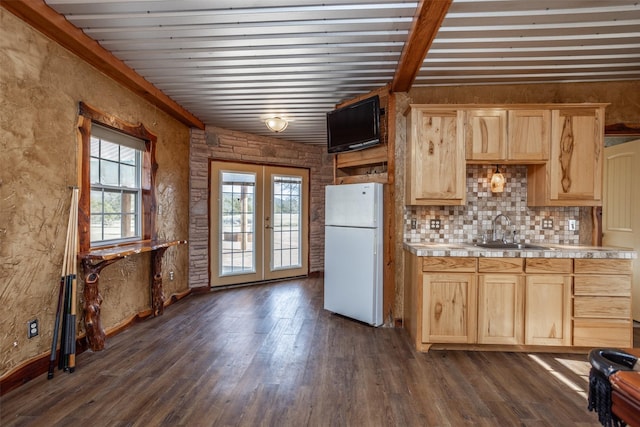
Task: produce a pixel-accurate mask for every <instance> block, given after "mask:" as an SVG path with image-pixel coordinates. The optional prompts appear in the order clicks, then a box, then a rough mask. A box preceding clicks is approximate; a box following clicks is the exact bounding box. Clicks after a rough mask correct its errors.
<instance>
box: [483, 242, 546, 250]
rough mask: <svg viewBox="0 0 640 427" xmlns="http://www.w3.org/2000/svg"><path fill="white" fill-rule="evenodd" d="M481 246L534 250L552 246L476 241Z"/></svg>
mask: <svg viewBox="0 0 640 427" xmlns="http://www.w3.org/2000/svg"><path fill="white" fill-rule="evenodd" d="M475 245H476V246H477V247H479V248H487V249H514V250H521V251H524V250H527V249H529V250H533V251H547V250H549V249H550V248H548V247H546V246H539V245H532V244H529V243H503V242H488V243H476V244H475Z"/></svg>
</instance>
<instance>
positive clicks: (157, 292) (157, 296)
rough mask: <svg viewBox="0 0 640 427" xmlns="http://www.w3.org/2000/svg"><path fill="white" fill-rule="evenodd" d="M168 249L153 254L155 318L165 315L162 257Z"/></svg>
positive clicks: (152, 304) (152, 273) (158, 250)
mask: <svg viewBox="0 0 640 427" xmlns="http://www.w3.org/2000/svg"><path fill="white" fill-rule="evenodd" d="M166 250H167V248H159V249H156V250H155V251H153V252H151V310H153V315H154V316H160V315H161V314H162V313H164V291H163V289H162V256H163V255H164V253H165V251H166Z"/></svg>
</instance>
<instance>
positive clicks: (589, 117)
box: [527, 104, 604, 206]
mask: <svg viewBox="0 0 640 427" xmlns="http://www.w3.org/2000/svg"><path fill="white" fill-rule="evenodd" d="M551 122H552V131H551V156H550V159H549V162H547V163H546V164H544V165H531V166H529V169H528V175H527V178H528V188H527V190H528V195H527V197H528V204H529V205H530V206H600V205H602V165H603V155H604V142H603V141H604V105H603V104H597V105H588V106H579V105H576V106H564V107H556V108H554V109H553V110H552V118H551Z"/></svg>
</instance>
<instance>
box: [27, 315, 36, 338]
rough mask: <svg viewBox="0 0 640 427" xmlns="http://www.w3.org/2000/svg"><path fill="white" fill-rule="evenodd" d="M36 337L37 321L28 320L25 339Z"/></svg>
mask: <svg viewBox="0 0 640 427" xmlns="http://www.w3.org/2000/svg"><path fill="white" fill-rule="evenodd" d="M37 336H38V319H33V320H29V321H28V322H27V338H29V339H31V338H33V337H37Z"/></svg>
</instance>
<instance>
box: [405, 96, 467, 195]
mask: <svg viewBox="0 0 640 427" xmlns="http://www.w3.org/2000/svg"><path fill="white" fill-rule="evenodd" d="M459 114H460V115H459ZM459 114H458V113H457V112H456V111H455V110H449V111H429V110H425V109H419V108H414V109H412V110H411V114H410V118H409V124H408V135H407V141H408V143H409V148H408V150H407V175H406V182H407V204H410V205H463V204H464V201H465V195H466V176H465V172H466V168H465V162H464V142H463V140H462V132H461V131H459V128H461V123H462V113H459Z"/></svg>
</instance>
